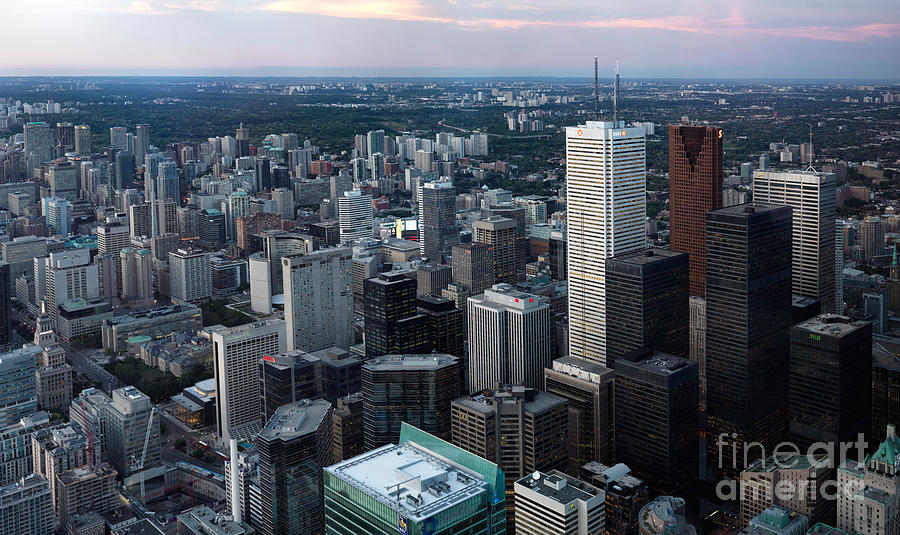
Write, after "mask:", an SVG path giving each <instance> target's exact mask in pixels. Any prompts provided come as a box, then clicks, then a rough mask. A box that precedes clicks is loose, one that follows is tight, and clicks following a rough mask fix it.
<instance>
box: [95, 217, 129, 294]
mask: <svg viewBox="0 0 900 535" xmlns="http://www.w3.org/2000/svg"><path fill="white" fill-rule="evenodd" d="M130 244H131V238H130V236H129V228H128V225H123V224H121V223H104V224H101V225H100V226H98V227H97V254H98V255H107V254H109V255H113V257H114V258H115V259H116V260H118V258H119V252H120V251H121V250H122V249H124V248H125V247H128V246H129V245H130ZM113 266H114V269H115V294H116V295H120V294H121V293H122V263H121V262H118V261H116V262H114V263H113Z"/></svg>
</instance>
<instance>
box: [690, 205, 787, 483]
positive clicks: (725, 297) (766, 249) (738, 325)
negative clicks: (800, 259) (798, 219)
mask: <svg viewBox="0 0 900 535" xmlns="http://www.w3.org/2000/svg"><path fill="white" fill-rule="evenodd" d="M706 318H707V320H706V381H707V393H706V397H707V405H706V407H707V440H706V446H707V452H708V455H707V468H708V469H709V470H710V471H711V473H709V475H711V476H714V475H715V474H719V475H722V476H725V477H729V478H732V479H736V478H737V476H738V475H739V474H740V471H741V470H743V469H744V468H746V466H745V459H744V445H745V444H749V443H752V442H758V443H760V444H762V445H763V447H765V450H766V452H771V451H772V449H773V448H774V446H775V445H776V444H778V443H779V442H780V441H781V440H783V439H784V437H785V435H786V434H787V431H788V425H787V423H788V374H789V371H790V370H789V366H788V357H789V353H790V329H791V209H790V208H789V207H786V206H775V205H763V204H756V203H754V204H743V205H736V206H729V207H728V208H722V209H720V210H713V211H711V212H708V213H707V215H706ZM760 449H761V448H759V447H754V449H753V451H751V452H749V453H748V456H747V457H748V458H747V459H746V461H747V462H746V464H749V463H751V462H753V461H755V460H758V459H757V458H756V457H754V456H759V455H761V452H760V451H759V450H760Z"/></svg>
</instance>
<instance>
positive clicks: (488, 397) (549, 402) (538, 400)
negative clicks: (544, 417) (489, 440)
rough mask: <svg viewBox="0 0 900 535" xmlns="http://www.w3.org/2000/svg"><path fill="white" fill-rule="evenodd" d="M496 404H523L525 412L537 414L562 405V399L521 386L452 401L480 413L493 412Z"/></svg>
mask: <svg viewBox="0 0 900 535" xmlns="http://www.w3.org/2000/svg"><path fill="white" fill-rule="evenodd" d="M495 401H496V402H498V403H501V404H503V403H510V404H512V403H519V402H522V403H524V404H525V411H526V412H530V413H539V412H542V411H544V410H547V409H549V408H551V407H554V406H556V405H559V404H560V403H564V402H565V401H564V400H563V399H562V398H559V397H557V396H554V395H553V394H548V393H546V392H541V391H540V390H535V389H530V388H529V389H526V388H524V387H521V386H512V387H505V388H503V389H501V390H496V391H488V392H484V393H481V394H477V395H475V396H471V397H470V396H466V397H461V398H457V399H454V400H453V403H454V404H456V405H461V406H463V407H466V408H467V409H470V410H474V411H477V412H481V413H485V414H487V413H490V412H493V411H494V402H495Z"/></svg>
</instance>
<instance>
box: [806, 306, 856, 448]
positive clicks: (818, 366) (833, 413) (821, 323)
mask: <svg viewBox="0 0 900 535" xmlns="http://www.w3.org/2000/svg"><path fill="white" fill-rule="evenodd" d="M790 400H791V424H790V425H791V427H790V429H791V437H792V439H793V440H794V442H795V443H796V444H797V445H798V446H799V447H800V448H801V450H803V451H806V448H808V447H809V446H810V445H812V443H813V442H827V443H838V442H842V443H849V442H854V441H856V440H857V439H858V438H859V434H860V433H862V434H863V436H865V435H866V434H867V433H868V432H869V430H870V426H871V419H872V324H871V323H869V322H867V321H852V320H851V319H850V318H848V317H846V316H838V315H836V314H823V315H821V316H817V317H815V318H812V319H810V320H807V321H804V322H803V323H801V324H799V325H795V326H794V327H793V328H792V329H791V378H790Z"/></svg>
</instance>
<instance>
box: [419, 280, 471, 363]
mask: <svg viewBox="0 0 900 535" xmlns="http://www.w3.org/2000/svg"><path fill="white" fill-rule="evenodd" d="M416 306H417V307H418V311H419V314H421V315H422V316H425V318H427V323H428V339H429V343H430V345H431V350H432V351H434V352H436V353H447V354H450V355H453V356H454V357H459V358H460V359H462V358H464V357H465V355H466V351H465V341H466V316H465V314H463V311H462V310H461V309H458V308H456V304H455V303H454V302H453V301H451V300H450V299H447V298H446V297H434V296H432V295H420V296H419V297H418V298H417V299H416Z"/></svg>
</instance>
